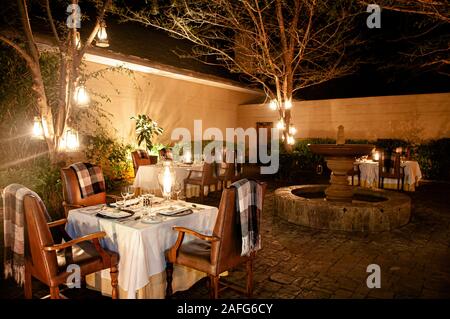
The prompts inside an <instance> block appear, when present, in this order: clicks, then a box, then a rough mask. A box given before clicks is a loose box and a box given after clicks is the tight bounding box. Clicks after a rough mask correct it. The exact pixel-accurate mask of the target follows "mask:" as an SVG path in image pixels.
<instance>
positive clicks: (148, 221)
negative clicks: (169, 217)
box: [141, 216, 163, 224]
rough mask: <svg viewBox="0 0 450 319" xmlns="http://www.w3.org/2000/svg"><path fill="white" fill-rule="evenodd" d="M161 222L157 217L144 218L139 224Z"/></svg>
mask: <svg viewBox="0 0 450 319" xmlns="http://www.w3.org/2000/svg"><path fill="white" fill-rule="evenodd" d="M162 221H163V219H162V218H161V217H158V216H145V217H142V218H141V222H142V223H144V224H159V223H161V222H162Z"/></svg>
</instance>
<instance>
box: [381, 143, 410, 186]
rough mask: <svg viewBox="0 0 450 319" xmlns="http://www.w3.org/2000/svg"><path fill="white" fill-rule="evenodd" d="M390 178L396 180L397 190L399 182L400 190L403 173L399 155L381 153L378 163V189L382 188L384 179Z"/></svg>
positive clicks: (403, 177)
mask: <svg viewBox="0 0 450 319" xmlns="http://www.w3.org/2000/svg"><path fill="white" fill-rule="evenodd" d="M385 178H392V179H396V180H397V190H400V181H401V182H402V188H401V190H403V185H404V182H405V173H404V169H403V167H401V161H400V154H396V153H393V154H391V155H389V154H388V153H386V152H381V154H380V161H379V163H378V188H384V179H385Z"/></svg>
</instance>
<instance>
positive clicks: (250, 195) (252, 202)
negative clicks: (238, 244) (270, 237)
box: [231, 179, 264, 256]
mask: <svg viewBox="0 0 450 319" xmlns="http://www.w3.org/2000/svg"><path fill="white" fill-rule="evenodd" d="M231 186H233V187H235V188H236V210H237V212H238V214H239V216H240V222H241V232H242V249H241V256H250V254H251V253H252V252H256V251H258V250H260V249H261V234H260V219H261V211H262V204H263V200H264V199H263V196H262V192H263V188H262V186H261V185H260V184H258V183H257V182H256V181H252V180H250V181H249V180H247V179H241V180H239V181H237V182H234V183H233V184H232V185H231Z"/></svg>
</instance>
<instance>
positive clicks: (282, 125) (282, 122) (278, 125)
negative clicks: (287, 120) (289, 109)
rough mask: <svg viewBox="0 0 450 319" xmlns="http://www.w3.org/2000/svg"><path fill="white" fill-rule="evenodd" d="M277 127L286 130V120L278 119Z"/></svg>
mask: <svg viewBox="0 0 450 319" xmlns="http://www.w3.org/2000/svg"><path fill="white" fill-rule="evenodd" d="M277 129H279V130H284V129H285V125H284V121H283V120H279V121H278V123H277Z"/></svg>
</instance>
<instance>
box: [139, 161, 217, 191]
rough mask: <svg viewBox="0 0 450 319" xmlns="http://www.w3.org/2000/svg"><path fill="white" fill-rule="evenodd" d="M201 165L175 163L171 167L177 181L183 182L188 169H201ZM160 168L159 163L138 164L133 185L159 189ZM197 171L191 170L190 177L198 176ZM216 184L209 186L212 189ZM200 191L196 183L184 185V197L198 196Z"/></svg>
mask: <svg viewBox="0 0 450 319" xmlns="http://www.w3.org/2000/svg"><path fill="white" fill-rule="evenodd" d="M202 167H203V165H202V164H198V165H192V166H186V165H183V166H181V165H180V166H179V165H177V164H175V165H174V166H173V169H174V171H175V178H176V180H177V182H179V183H181V185H184V184H183V181H184V180H185V179H186V178H187V177H188V175H189V170H196V171H201V170H202ZM161 169H162V166H161V165H142V166H139V168H138V171H137V173H136V177H135V178H134V184H133V185H134V186H135V187H140V188H147V189H154V190H159V184H158V173H159V172H160V170H161ZM198 175H199V174H198V173H195V172H193V173H192V175H191V177H195V176H198ZM216 186H217V185H213V186H211V191H214V190H215V188H216ZM204 192H205V194H207V192H208V189H207V188H206V187H205V190H204ZM199 193H200V187H199V186H197V185H187V187H186V197H188V198H189V197H193V196H198V195H199Z"/></svg>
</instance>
